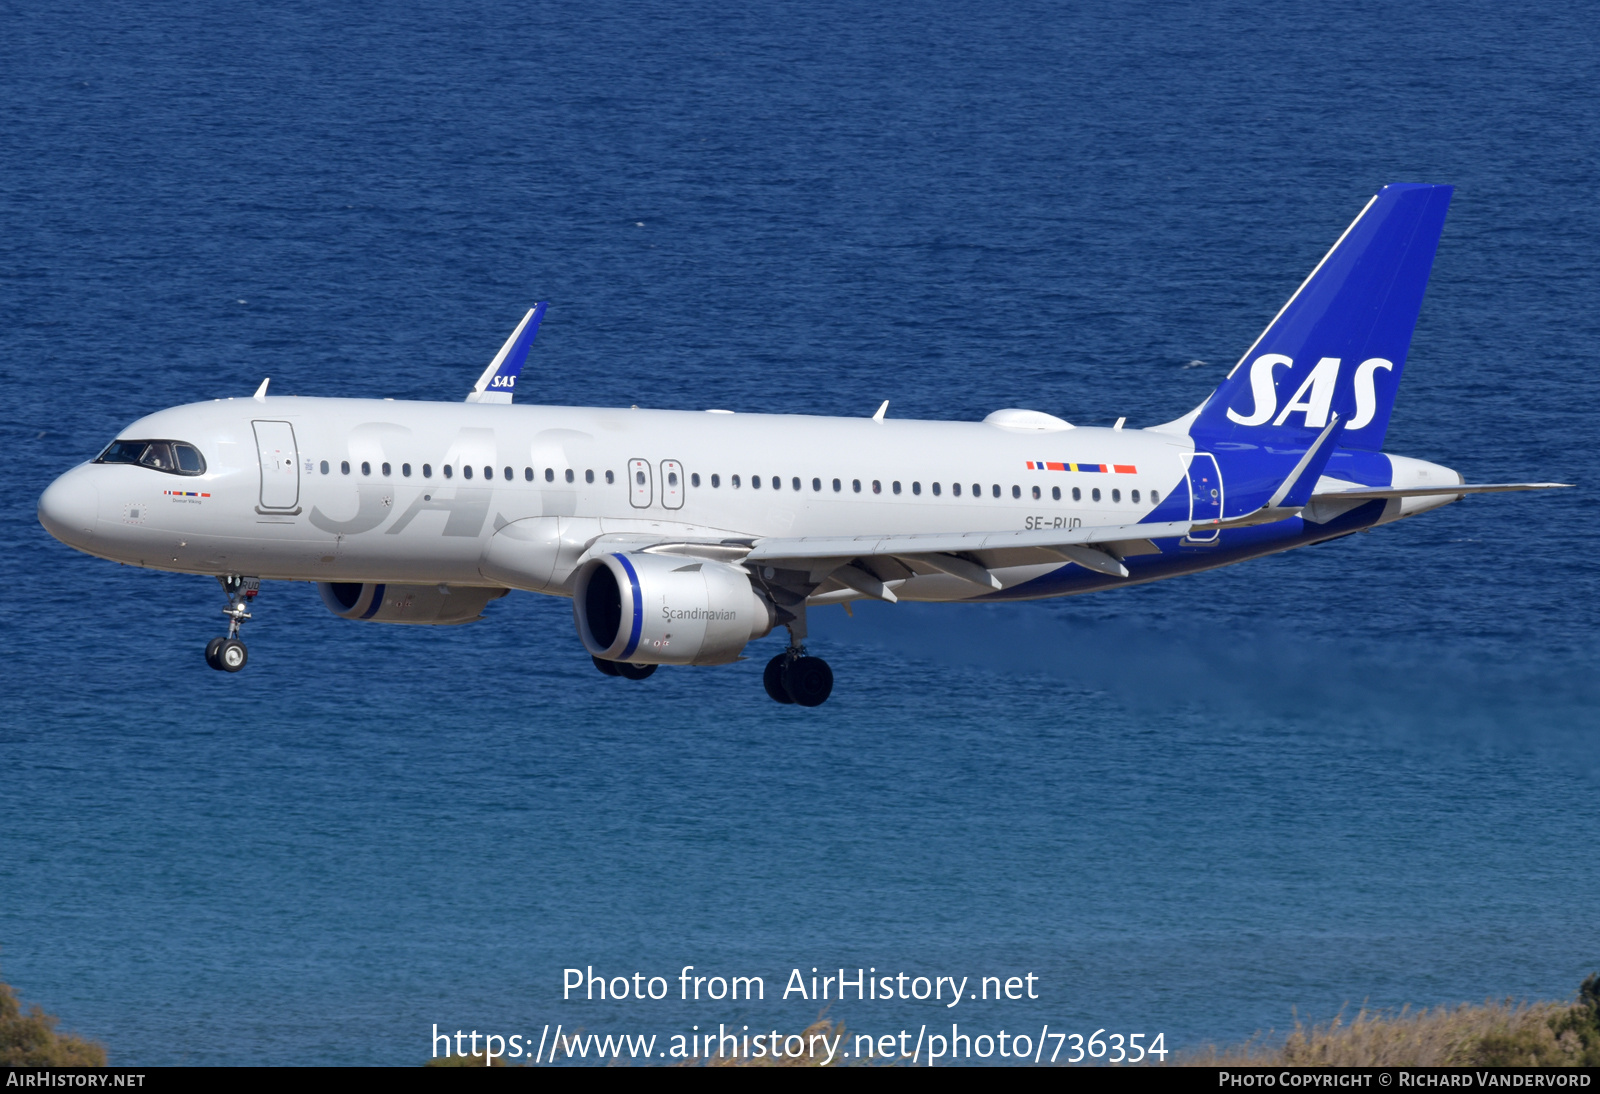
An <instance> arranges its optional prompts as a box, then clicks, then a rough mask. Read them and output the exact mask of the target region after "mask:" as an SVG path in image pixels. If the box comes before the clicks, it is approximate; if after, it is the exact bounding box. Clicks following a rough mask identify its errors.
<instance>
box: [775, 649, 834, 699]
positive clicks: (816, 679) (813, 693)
mask: <svg viewBox="0 0 1600 1094" xmlns="http://www.w3.org/2000/svg"><path fill="white" fill-rule="evenodd" d="M783 683H784V687H786V688H787V689H788V691H789V695H790V697H791V698H793V699H794V701H795V702H796V703H798V704H799V705H801V706H803V707H819V706H821V705H822V704H823V703H825V702H827V701H828V696H830V695H832V694H833V670H832V669H830V668H829V667H828V663H827V662H826V661H824V660H823V659H822V658H820V657H796V658H795V659H794V660H793V661H791V662H789V667H788V668H786V669H784V670H783Z"/></svg>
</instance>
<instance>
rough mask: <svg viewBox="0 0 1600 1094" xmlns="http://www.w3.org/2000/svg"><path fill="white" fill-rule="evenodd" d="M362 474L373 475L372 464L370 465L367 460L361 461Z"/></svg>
mask: <svg viewBox="0 0 1600 1094" xmlns="http://www.w3.org/2000/svg"><path fill="white" fill-rule="evenodd" d="M361 473H362V474H363V475H370V474H372V465H371V464H370V463H368V462H367V461H366V460H362V461H361Z"/></svg>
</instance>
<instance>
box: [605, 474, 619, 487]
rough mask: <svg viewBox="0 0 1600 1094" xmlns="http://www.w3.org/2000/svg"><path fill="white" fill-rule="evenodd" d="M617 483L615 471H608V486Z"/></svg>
mask: <svg viewBox="0 0 1600 1094" xmlns="http://www.w3.org/2000/svg"><path fill="white" fill-rule="evenodd" d="M616 481H617V474H616V472H615V471H607V472H606V485H608V486H609V485H611V484H612V483H614V482H616Z"/></svg>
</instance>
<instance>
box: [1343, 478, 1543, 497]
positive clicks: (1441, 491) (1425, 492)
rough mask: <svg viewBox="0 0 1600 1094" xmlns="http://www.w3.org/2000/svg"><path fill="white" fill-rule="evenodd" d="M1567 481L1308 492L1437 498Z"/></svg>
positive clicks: (1497, 492)
mask: <svg viewBox="0 0 1600 1094" xmlns="http://www.w3.org/2000/svg"><path fill="white" fill-rule="evenodd" d="M1571 486H1572V484H1571V483H1570V482H1482V483H1473V482H1462V483H1457V484H1456V485H1454V486H1363V487H1359V488H1357V489H1355V490H1321V491H1318V492H1317V493H1315V494H1313V495H1311V496H1312V497H1313V498H1325V499H1327V500H1329V501H1343V500H1350V501H1360V500H1362V499H1368V498H1437V497H1445V496H1448V495H1451V494H1509V493H1512V492H1513V491H1517V490H1565V489H1568V488H1570V487H1571Z"/></svg>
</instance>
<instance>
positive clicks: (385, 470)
mask: <svg viewBox="0 0 1600 1094" xmlns="http://www.w3.org/2000/svg"><path fill="white" fill-rule="evenodd" d="M383 477H384V478H388V477H389V465H388V464H384V465H383Z"/></svg>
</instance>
